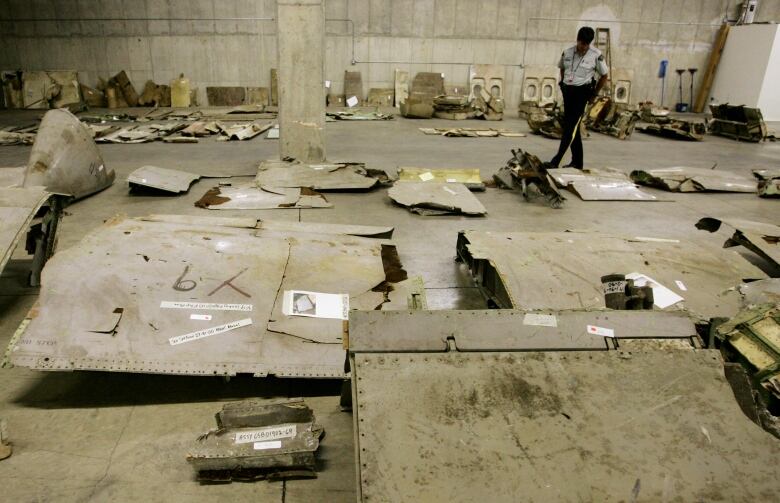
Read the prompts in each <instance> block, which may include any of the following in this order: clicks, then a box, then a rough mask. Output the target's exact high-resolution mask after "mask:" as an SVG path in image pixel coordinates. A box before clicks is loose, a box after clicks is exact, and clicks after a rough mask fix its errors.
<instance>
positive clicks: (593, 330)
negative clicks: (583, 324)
mask: <svg viewBox="0 0 780 503" xmlns="http://www.w3.org/2000/svg"><path fill="white" fill-rule="evenodd" d="M588 333H589V334H593V335H601V336H603V337H615V331H614V330H612V329H611V328H604V327H597V326H595V325H588Z"/></svg>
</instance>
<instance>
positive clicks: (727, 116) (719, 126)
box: [709, 103, 767, 142]
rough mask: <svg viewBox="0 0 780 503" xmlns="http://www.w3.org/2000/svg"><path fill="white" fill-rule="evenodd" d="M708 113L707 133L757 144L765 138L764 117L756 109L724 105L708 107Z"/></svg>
mask: <svg viewBox="0 0 780 503" xmlns="http://www.w3.org/2000/svg"><path fill="white" fill-rule="evenodd" d="M710 112H712V120H710V123H709V131H710V133H712V134H714V135H718V136H725V137H727V138H731V139H734V140H744V141H751V142H759V141H761V140H763V139H765V138H766V136H767V128H766V123H765V122H764V116H763V115H762V114H761V110H760V109H758V108H750V107H746V106H744V105H729V104H728V103H724V104H723V105H710Z"/></svg>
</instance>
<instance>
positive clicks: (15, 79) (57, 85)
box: [0, 70, 83, 110]
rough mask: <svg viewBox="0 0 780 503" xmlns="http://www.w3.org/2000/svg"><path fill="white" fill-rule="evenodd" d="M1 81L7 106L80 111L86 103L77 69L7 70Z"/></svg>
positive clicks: (0, 77)
mask: <svg viewBox="0 0 780 503" xmlns="http://www.w3.org/2000/svg"><path fill="white" fill-rule="evenodd" d="M0 81H1V82H2V88H3V100H2V101H3V103H5V106H6V108H27V109H46V108H71V109H74V110H78V109H80V108H81V107H82V104H83V99H82V96H81V87H80V85H79V81H78V73H77V72H76V71H71V70H58V71H19V72H13V73H11V72H8V73H3V75H2V76H0Z"/></svg>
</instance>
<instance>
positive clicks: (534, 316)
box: [523, 313, 558, 327]
mask: <svg viewBox="0 0 780 503" xmlns="http://www.w3.org/2000/svg"><path fill="white" fill-rule="evenodd" d="M523 325H531V326H535V327H557V326H558V318H556V317H555V315H553V314H538V313H525V316H523Z"/></svg>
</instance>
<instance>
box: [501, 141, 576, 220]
mask: <svg viewBox="0 0 780 503" xmlns="http://www.w3.org/2000/svg"><path fill="white" fill-rule="evenodd" d="M511 152H512V157H511V158H510V159H509V160H508V161H507V162H506V166H504V167H503V168H501V169H500V170H499V172H498V173H497V174H496V175H494V176H493V179H494V180H495V181H496V183H497V184H499V185H500V186H502V187H506V188H514V187H515V186H517V185H519V186H520V189H521V191H522V193H523V197H524V198H525V199H526V200H531V199H532V198H533V197H534V195H535V194H534V193H532V192H531V190H529V189H530V188H531V187H532V186H533V187H535V188H536V192H537V193H538V195H540V196H542V197H544V198H545V200H546V201H547V204H549V205H550V207H552V208H560V207H562V206H563V202H564V201H566V198H565V197H564V196H563V194H561V192H560V191H559V190H558V188H557V187H556V186H555V181H554V180H553V179H552V177H551V176H550V174H549V173H548V171H549V169H550V165H549V164H547V163H543V162H542V161H540V160H539V158H538V157H536V156H535V155H533V154H530V153H528V152H524V151H523V150H522V149H513V150H512V151H511ZM508 179H511V180H512V184H511V186H510V185H508V184H507V183H506V182H507V180H508Z"/></svg>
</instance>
